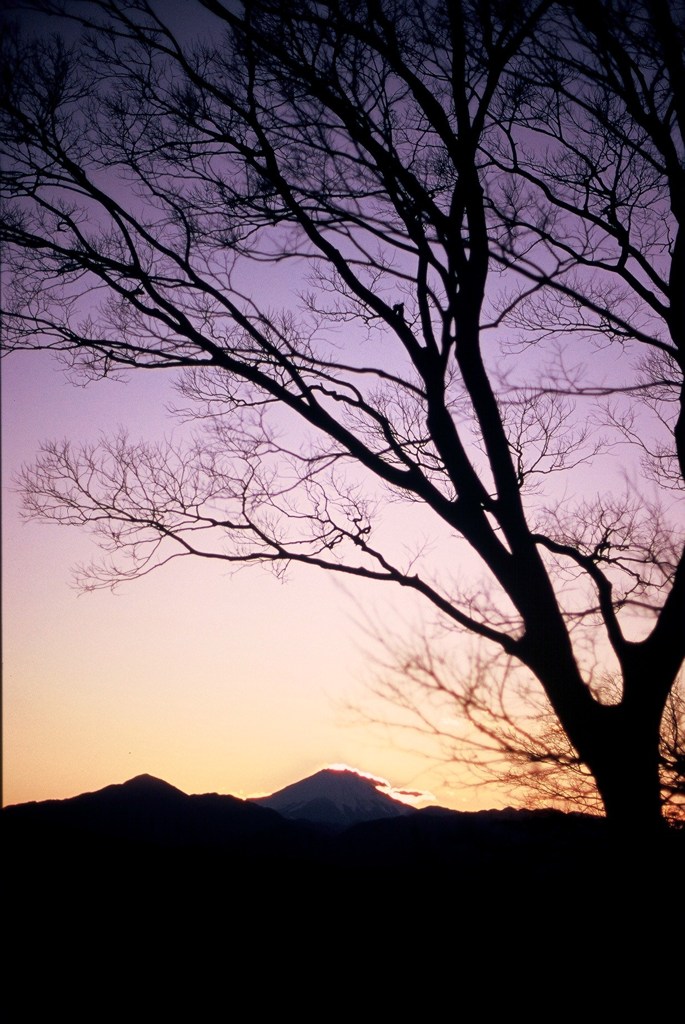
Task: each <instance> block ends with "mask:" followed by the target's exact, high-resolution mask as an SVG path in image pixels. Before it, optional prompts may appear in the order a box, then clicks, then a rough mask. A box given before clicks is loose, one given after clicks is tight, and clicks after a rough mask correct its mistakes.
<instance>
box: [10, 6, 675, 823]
mask: <svg viewBox="0 0 685 1024" xmlns="http://www.w3.org/2000/svg"><path fill="white" fill-rule="evenodd" d="M27 6H30V7H31V8H32V9H35V8H38V9H40V10H41V11H43V12H44V13H46V14H50V13H51V14H53V15H54V16H55V17H56V18H58V19H59V18H62V19H67V21H68V22H69V23H71V22H76V23H77V24H78V26H80V28H81V29H83V33H84V34H83V35H82V36H81V38H80V39H79V41H78V42H77V43H76V44H73V45H67V44H66V43H65V42H63V41H61V40H60V39H59V37H56V36H55V37H47V36H42V37H41V36H39V37H38V38H35V37H31V36H28V37H24V36H22V34H21V33H19V32H18V31H12V30H7V31H6V32H5V41H4V54H3V66H4V67H5V69H6V71H5V73H4V77H3V99H2V111H3V115H2V138H3V145H4V148H5V153H6V157H5V163H4V170H3V175H2V181H3V193H4V195H5V196H6V202H5V206H4V212H3V215H2V238H3V241H4V245H5V253H6V261H7V263H6V277H7V285H8V286H7V287H6V288H5V292H4V294H5V296H6V298H5V299H3V302H4V304H5V309H4V315H5V319H6V327H5V339H4V344H5V347H6V348H8V349H10V350H12V349H51V350H56V351H58V352H60V353H61V354H62V355H63V357H64V358H65V359H68V360H69V361H70V365H71V367H72V368H76V369H78V370H80V371H81V372H82V373H83V374H85V375H86V376H95V377H98V376H102V375H107V374H110V373H112V372H115V371H117V370H121V369H127V368H145V369H160V370H162V369H166V370H172V371H178V372H179V373H180V374H181V375H182V376H181V379H180V385H179V386H180V389H181V392H182V394H183V396H184V399H185V401H186V405H185V407H184V409H183V410H182V412H183V414H184V415H190V413H191V409H194V410H195V415H197V416H199V418H200V420H201V422H202V423H203V424H204V426H205V427H206V434H205V436H204V438H203V439H202V440H201V441H198V442H197V443H195V444H194V445H190V446H188V447H185V448H183V449H180V448H173V447H171V446H169V447H167V448H160V447H152V446H150V445H147V444H144V443H140V444H137V443H132V442H130V441H129V440H128V439H127V438H126V436H125V435H124V434H122V435H121V436H119V437H117V438H115V439H114V440H113V441H109V442H105V443H102V444H100V445H94V446H86V447H81V448H77V447H73V446H72V445H69V444H61V445H57V444H55V445H51V446H48V447H47V448H46V449H45V451H44V452H43V454H42V455H41V457H40V458H39V460H38V461H37V463H36V465H35V466H34V467H33V468H32V469H30V470H27V472H26V475H25V479H24V486H25V491H26V500H27V505H28V509H29V512H30V513H32V514H34V515H36V516H39V517H42V518H46V519H52V520H56V521H58V522H63V523H78V524H84V525H88V526H91V527H93V528H94V529H95V531H96V533H97V534H98V536H99V539H100V541H101V543H102V544H103V546H104V548H105V551H106V553H107V557H106V559H105V561H104V562H102V563H100V564H99V565H98V566H97V567H93V568H91V569H90V570H89V571H88V572H87V573H86V576H85V580H84V583H85V585H86V586H87V587H97V586H108V585H113V584H116V583H117V582H119V581H120V580H122V579H129V578H133V577H136V576H140V575H142V574H144V573H147V572H150V571H152V570H154V569H157V568H158V567H160V566H162V565H164V564H165V563H166V562H168V561H169V560H170V559H172V558H177V557H185V556H193V557H205V558H212V559H220V560H222V561H224V562H235V563H245V562H250V561H254V562H260V563H268V564H270V565H272V566H273V567H275V568H276V569H279V568H282V567H285V566H287V565H288V564H289V563H292V562H302V563H306V564H308V565H312V566H317V567H319V568H323V569H326V570H329V571H334V572H338V573H350V574H354V575H357V576H363V577H366V578H369V579H374V580H378V581H381V582H390V583H393V584H396V585H400V586H402V587H404V588H408V589H409V590H411V591H413V592H415V593H416V594H418V595H420V596H421V597H422V598H423V599H425V601H426V602H427V603H428V607H431V608H432V609H433V610H434V612H435V613H436V614H437V615H438V616H439V617H440V618H441V619H442V621H443V623H446V624H448V625H449V628H450V630H451V632H452V635H453V636H454V637H455V638H456V639H457V640H458V638H459V637H461V636H462V635H463V634H470V635H471V636H474V637H475V638H477V639H478V640H479V642H481V643H482V644H483V645H484V648H487V649H490V650H492V651H495V652H499V657H503V658H505V659H506V661H507V663H508V664H518V665H520V666H522V667H523V668H524V669H525V670H526V671H527V672H528V673H529V674H530V675H532V676H533V677H534V678H535V679H536V680H537V684H536V685H539V686H540V687H541V690H540V692H541V693H542V694H544V699H545V701H546V702H547V703H548V705H549V707H550V708H551V709H552V711H553V713H554V715H555V716H556V720H557V721H558V722H559V723H560V727H561V730H562V732H561V733H559V735H560V736H563V737H564V742H565V743H566V744H567V751H568V756H567V757H566V762H565V764H566V766H567V767H568V766H571V765H572V764H576V765H581V766H583V770H584V771H585V772H586V773H589V775H590V776H591V777H592V779H593V780H594V783H595V784H596V786H597V790H598V792H599V794H600V796H601V799H602V802H603V804H604V807H605V810H606V813H607V815H608V816H609V817H610V818H611V819H612V820H613V821H615V822H616V823H617V825H619V826H627V825H629V824H630V825H635V826H638V827H643V828H645V829H646V828H653V827H655V826H656V825H657V824H658V823H659V822H660V820H661V795H660V776H659V770H660V753H659V751H660V738H659V737H660V723H661V721H662V716H663V714H664V708H665V707H666V703H667V700H668V695H669V692H670V691H671V689H672V687H673V684H674V680H675V678H676V675H677V672H678V669H679V666H680V665H681V663H682V659H683V653H684V647H685V631H684V630H683V628H682V623H683V620H684V614H683V613H684V611H685V565H684V563H683V538H682V532H683V531H682V513H680V519H679V518H678V515H679V512H678V505H677V501H678V496H679V495H678V490H677V489H678V488H681V487H682V476H683V467H684V466H685V413H684V412H683V407H682V406H683V373H682V366H683V344H684V341H683V337H684V329H685V295H684V293H683V291H682V287H681V282H682V280H684V279H685V273H683V271H684V270H685V234H684V233H683V231H682V230H681V227H682V222H683V218H684V217H685V205H684V203H685V171H684V170H683V159H682V158H683V137H682V126H683V123H684V120H685V72H684V69H683V63H682V46H681V43H682V39H683V33H684V27H683V23H682V20H680V21H678V20H677V12H676V11H675V10H674V9H673V8H672V7H671V6H669V4H668V3H667V2H666V0H651V2H649V3H648V2H646V0H645V2H644V3H640V2H638V3H631V4H627V3H624V2H621V0H601V2H593V3H587V4H585V3H573V4H569V3H563V2H552V0H518V2H512V3H499V2H495V0H457V2H450V3H446V2H442V0H434V2H429V3H424V2H419V0H331V2H325V3H315V2H310V0H299V2H294V0H293V2H288V3H283V2H280V0H279V2H272V0H247V2H244V3H243V4H233V3H222V2H220V0H202V2H200V3H198V7H197V13H198V19H197V23H196V26H194V30H193V31H192V32H191V31H190V30H188V29H184V30H183V31H181V30H180V29H177V28H175V27H174V25H173V23H172V22H171V21H169V20H167V21H165V20H164V18H163V16H162V12H163V5H157V4H156V3H154V2H150V3H148V2H146V0H129V2H123V0H117V2H113V0H92V2H86V0H84V2H83V3H78V2H76V3H68V4H60V3H50V2H45V3H40V4H32V5H27ZM57 24H60V22H59V20H58V22H57ZM72 34H73V33H72ZM264 264H266V265H267V266H270V267H272V268H273V273H274V275H276V276H277V277H278V275H279V274H280V275H281V277H278V279H279V280H282V279H283V278H282V271H283V268H284V267H286V268H287V267H291V268H292V269H291V273H294V272H296V280H297V281H298V283H299V287H297V288H295V289H293V290H292V299H291V302H290V305H288V306H287V307H285V308H282V309H277V308H275V306H274V304H273V303H271V302H270V301H269V297H268V296H264V295H262V294H260V290H259V287H257V288H254V287H252V286H251V284H250V277H249V268H250V267H251V266H255V265H264ZM10 286H11V287H10ZM615 455H618V456H619V463H620V466H621V467H622V468H624V469H625V472H624V473H623V474H621V473H620V472H618V471H617V464H616V463H612V462H611V458H612V456H615ZM593 464H594V465H595V467H596V468H597V470H598V471H599V472H600V473H601V476H592V475H591V473H590V472H589V468H588V467H590V466H592V465H593ZM389 495H390V496H392V498H393V499H394V500H397V501H403V502H413V503H418V504H419V505H420V507H421V508H422V509H423V510H424V511H425V512H426V514H430V515H431V516H432V519H433V521H434V523H435V530H436V533H437V534H438V535H439V536H440V537H441V538H442V539H443V540H444V541H445V544H446V545H447V547H445V548H443V549H441V550H442V551H445V550H453V547H450V545H452V546H453V545H454V542H455V538H459V539H461V540H462V541H463V542H466V544H467V545H468V547H469V548H470V549H471V550H472V551H473V552H474V553H475V555H477V556H478V558H479V560H480V562H481V564H482V568H483V574H484V577H483V582H482V584H479V585H478V586H476V585H475V584H473V585H471V584H470V583H469V581H468V579H465V578H464V577H463V575H462V574H461V572H460V565H459V563H458V561H456V559H455V564H454V565H449V564H445V557H444V556H441V559H440V560H439V564H435V563H434V562H433V563H432V562H431V560H430V558H429V557H427V556H426V557H424V556H423V555H422V554H421V553H420V552H419V553H418V554H415V555H414V556H413V557H408V556H406V555H405V554H404V553H403V552H402V551H401V550H400V549H399V548H398V546H397V545H395V544H393V543H392V541H390V542H388V541H387V538H386V539H385V540H384V534H383V530H382V524H381V527H379V525H378V518H377V513H378V506H379V503H382V502H384V501H387V498H388V496H389ZM484 657H485V656H484ZM488 657H489V656H488ZM597 659H599V660H601V662H602V665H603V667H602V671H601V672H600V673H599V674H598V673H597ZM484 663H485V662H484ZM490 663H492V662H490ZM608 674H611V675H612V677H620V693H619V696H618V698H617V699H612V700H611V701H609V702H606V701H605V700H604V699H603V696H602V692H601V686H598V684H597V680H601V679H602V678H606V676H607V675H608ZM499 678H500V680H501V681H502V686H504V689H503V690H502V691H501V692H502V694H503V695H504V693H505V690H506V685H505V684H506V681H507V679H508V678H510V677H509V676H508V675H507V674H506V673H505V674H504V675H502V676H500V677H499ZM474 685H475V684H474ZM488 685H489V687H490V690H489V692H490V694H491V695H492V693H493V690H492V689H491V687H492V685H493V679H492V675H490V677H489V683H488ZM497 686H498V684H495V691H494V692H495V693H498V692H500V691H499V690H498V689H497ZM503 699H504V696H503ZM498 701H499V697H497V698H496V700H495V702H494V706H496V704H497V702H498ZM486 703H487V704H489V706H490V710H492V708H493V702H492V700H490V701H488V702H486ZM473 706H475V705H472V707H473ZM485 710H486V708H485V706H484V712H485ZM476 720H477V722H476V724H478V725H479V727H480V728H481V730H482V731H483V734H484V735H486V736H487V734H488V730H492V729H495V730H497V729H498V725H499V726H501V725H502V724H504V725H505V726H506V719H504V720H500V722H499V723H498V721H497V716H496V715H495V718H494V720H493V719H492V718H490V719H489V720H488V719H487V715H485V713H484V714H483V715H481V714H478V715H476ZM505 731H506V730H505ZM547 754H548V755H549V757H551V759H552V761H553V762H554V761H555V759H556V761H557V763H564V762H563V759H562V761H560V760H559V757H557V752H555V750H554V749H551V750H550V749H548V750H547Z"/></svg>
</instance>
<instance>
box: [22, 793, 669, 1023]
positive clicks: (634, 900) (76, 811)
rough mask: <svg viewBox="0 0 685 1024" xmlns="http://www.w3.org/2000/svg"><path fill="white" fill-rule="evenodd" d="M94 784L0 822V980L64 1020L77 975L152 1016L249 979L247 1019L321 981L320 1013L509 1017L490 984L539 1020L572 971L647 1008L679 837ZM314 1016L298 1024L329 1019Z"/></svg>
mask: <svg viewBox="0 0 685 1024" xmlns="http://www.w3.org/2000/svg"><path fill="white" fill-rule="evenodd" d="M111 789H112V790H113V791H114V790H117V792H112V793H110V794H109V796H108V797H107V798H106V799H104V800H99V801H93V800H91V801H90V803H89V802H88V800H87V799H85V798H82V797H80V798H76V799H75V800H72V801H59V802H58V801H50V802H47V803H43V804H26V805H22V806H21V807H16V808H6V809H5V811H4V812H3V824H4V827H3V848H4V851H5V858H4V862H5V868H4V878H5V886H4V891H5V896H4V900H3V903H4V934H5V935H6V936H7V937H11V950H12V952H11V954H10V962H9V967H10V976H12V972H13V971H19V972H20V973H21V974H22V976H24V977H26V976H27V975H26V972H28V975H29V976H32V977H40V978H41V979H42V987H40V986H39V988H38V989H37V990H36V991H34V992H33V993H32V998H36V999H39V1000H40V999H47V1000H48V1002H49V1001H50V1000H51V999H52V998H53V997H55V998H58V1001H59V998H64V997H65V993H64V988H63V986H64V985H66V986H67V989H68V990H69V991H70V992H71V996H70V997H69V998H70V999H71V1000H72V1003H70V1005H73V1006H74V1007H75V1008H76V1007H77V1006H80V1011H79V1013H80V1012H81V1011H83V1012H85V1004H83V1003H82V1001H83V999H85V992H86V989H85V988H84V987H83V986H84V984H85V982H84V981H83V979H84V978H85V977H88V978H89V979H91V980H89V981H88V991H92V978H93V977H97V978H98V979H99V980H98V982H97V986H98V991H99V993H100V995H99V996H98V999H100V998H101V997H102V991H103V988H102V987H103V986H104V990H105V991H106V993H107V999H110V998H111V999H113V1000H115V1001H116V1000H118V999H119V998H121V997H122V995H123V994H125V993H129V994H130V992H131V985H133V986H134V988H136V991H137V992H138V995H139V997H140V998H141V999H143V1000H144V1001H145V1000H152V1001H153V1003H154V1005H155V1006H156V1007H157V1009H158V1010H160V1007H161V1006H162V1005H163V1004H164V1005H171V1004H173V1002H174V999H175V998H176V994H178V997H179V998H181V992H182V990H185V989H186V988H187V986H188V984H190V985H191V987H192V988H193V990H194V992H195V996H194V998H196V999H199V1000H200V1002H201V1001H202V999H203V997H204V995H205V994H206V992H207V991H209V990H214V989H215V988H216V987H217V986H218V987H219V988H221V987H222V986H223V987H224V988H225V989H226V991H225V993H224V995H225V998H226V999H228V1000H229V1001H231V1000H233V998H234V996H235V992H234V989H238V990H241V991H242V990H243V988H244V986H245V985H247V984H248V982H249V986H250V989H249V991H250V996H249V1000H250V1006H251V1007H252V1008H254V1006H256V1005H257V1004H258V1003H261V1000H263V999H265V998H267V999H269V1000H272V999H273V998H274V993H275V992H278V999H286V998H288V996H287V993H288V992H289V991H290V992H291V990H292V987H293V986H295V987H296V989H297V991H298V993H299V994H298V997H297V998H298V1000H299V1001H302V1000H304V1003H306V1002H307V1000H308V999H312V998H315V999H316V1000H320V999H321V998H322V991H321V986H322V985H323V986H324V988H325V989H326V992H327V994H326V1005H327V1006H328V1000H330V999H333V1002H335V1003H336V1005H337V1003H338V1002H339V1001H342V1002H343V1003H344V1002H346V1001H347V1000H349V999H350V998H352V997H353V996H354V993H355V992H357V993H358V992H359V989H360V986H362V988H365V991H367V992H369V991H370V990H369V986H371V990H372V991H373V992H374V993H375V998H381V993H383V998H384V999H385V998H391V999H393V1000H396V999H398V998H400V1002H401V1000H402V999H403V998H404V996H403V995H402V996H400V993H407V992H408V991H410V990H412V989H414V988H416V986H419V989H420V991H421V992H422V993H423V995H422V996H421V998H422V999H428V1001H429V1003H430V1001H431V999H432V995H429V993H431V994H434V993H435V992H437V991H440V992H443V993H446V992H447V991H448V990H450V991H451V995H450V996H449V998H450V1000H451V1002H450V1005H451V1006H452V1009H454V1006H455V1005H456V1004H455V1003H454V1000H457V1001H458V1000H460V999H462V998H466V997H467V995H468V999H469V1000H473V999H477V1002H478V1005H479V1006H482V1007H485V1006H492V1005H495V1004H498V1003H500V1001H501V1000H502V999H503V998H504V997H505V994H506V998H507V999H513V1000H514V1001H515V1002H517V1001H519V1000H520V998H521V992H520V991H518V994H517V992H515V991H511V990H509V989H508V988H506V989H503V988H502V985H503V984H505V980H506V979H508V981H506V984H515V985H519V986H524V987H529V986H532V988H531V989H530V991H529V993H528V997H527V998H529V999H532V998H535V999H538V998H539V996H540V990H539V989H538V988H537V987H536V986H538V983H539V979H541V978H544V979H547V980H548V982H551V981H553V984H554V985H555V993H556V994H555V996H554V1000H555V1004H556V1006H557V1009H560V1008H561V1004H562V1003H563V1004H564V1005H566V1004H568V1005H571V1004H573V1002H574V1000H576V999H577V998H579V994H580V992H581V991H585V986H586V983H587V982H588V979H590V978H591V977H594V978H595V984H596V985H599V986H600V989H601V991H603V992H604V993H605V997H606V1000H607V1003H606V1005H607V1007H608V1006H614V1007H615V1006H616V1000H617V999H618V998H619V996H620V997H621V998H624V997H625V998H628V996H629V993H630V992H632V991H633V990H636V987H637V988H641V987H644V986H647V985H649V986H652V985H654V986H655V988H654V991H653V993H652V998H657V993H658V998H659V999H661V998H662V997H666V996H667V995H668V990H669V985H670V983H669V980H668V978H669V963H670V964H671V968H672V970H675V969H676V968H675V963H676V962H677V960H678V958H679V956H680V954H679V953H677V949H678V948H679V942H680V940H679V938H678V936H679V935H680V932H681V928H682V923H683V921H685V914H684V912H683V911H684V909H685V901H684V888H685V887H684V882H683V880H684V878H685V872H684V871H683V867H684V866H685V855H684V850H685V847H684V843H685V834H683V833H675V832H671V833H669V834H667V835H665V836H664V837H662V838H661V839H660V840H658V841H654V840H652V841H649V842H648V841H647V840H645V839H644V838H643V837H640V836H638V835H635V836H623V837H621V838H620V839H618V838H616V837H612V836H611V835H610V834H609V832H608V831H607V829H606V828H605V823H604V822H603V821H601V820H599V819H596V818H589V817H583V816H570V815H563V814H559V813H556V812H537V813H533V812H491V813H487V814H460V813H457V812H445V811H442V810H432V811H431V810H427V811H421V812H416V813H414V814H412V815H409V816H407V817H400V818H396V819H392V820H385V821H372V822H365V823H362V824H359V825H355V826H353V827H351V828H347V829H342V830H335V829H331V828H324V827H322V826H320V825H319V826H317V825H314V824H312V823H311V822H305V821H299V822H294V821H287V820H285V819H284V818H282V817H281V816H280V815H279V814H277V813H276V812H274V811H272V810H267V809H266V808H263V807H257V806H255V805H253V804H245V803H243V802H241V801H238V800H234V799H233V798H231V797H219V796H216V795H210V796H204V797H192V798H188V797H185V799H184V800H183V801H181V800H180V799H179V798H178V797H175V796H174V794H173V793H169V792H166V793H164V794H163V795H160V793H157V794H156V796H155V799H150V794H149V793H147V794H141V793H138V794H131V793H123V794H122V792H121V791H122V790H123V787H111ZM106 792H107V791H102V793H106ZM174 793H178V791H174ZM90 796H93V795H90ZM79 801H81V803H79ZM680 948H681V947H680ZM681 952H682V948H681ZM198 978H201V979H203V980H202V984H201V985H200V987H199V988H198V987H197V985H198V981H197V979H198ZM47 979H52V980H51V981H48V980H47ZM133 979H137V980H136V981H135V983H134V980H133ZM190 979H193V980H192V982H190ZM315 979H318V980H315ZM322 979H323V980H322ZM364 979H366V980H364ZM256 980H257V982H258V983H257V988H256V989H255V988H253V987H252V986H253V985H254V984H255V981H256ZM55 985H56V986H57V988H54V986H55ZM312 985H314V986H315V994H313V992H314V990H313V989H312V988H311V986H312ZM60 986H62V987H60ZM284 986H285V987H284ZM330 986H333V989H334V990H335V991H334V992H333V990H332V989H331V988H330ZM533 992H535V993H536V995H535V997H533V996H532V994H531V993H533ZM60 993H61V996H60ZM243 994H244V993H243ZM128 997H129V996H126V998H128ZM89 998H90V997H89ZM184 998H186V997H184ZM436 998H437V997H436ZM442 998H444V995H441V996H440V999H442ZM598 998H600V1000H601V999H602V998H604V997H602V996H601V994H600V995H599V996H598ZM559 1000H560V1001H561V1002H558V1001H559ZM277 1001H278V1000H277ZM629 1001H630V1000H629V998H628V1002H629ZM86 1002H87V1000H86ZM303 1005H304V1004H303ZM341 1005H342V1003H341ZM426 1005H428V1004H426ZM199 1006H200V1003H198V1004H197V1007H198V1008H199ZM319 1008H320V1009H321V1007H319ZM143 1009H144V1007H143V1006H141V1007H140V1010H141V1012H142V1010H143ZM329 1009H330V1008H328V1009H322V1010H321V1012H320V1014H319V1015H318V1019H320V1020H328V1019H338V1017H337V1016H336V1014H332V1015H331V1014H330V1013H329ZM424 1009H425V1006H424ZM548 1010H551V1007H548ZM160 1012H161V1011H160ZM541 1014H542V1008H541ZM76 1015H77V1016H79V1014H78V1013H77V1014H76ZM86 1015H87V1014H86ZM137 1015H138V1014H135V1015H134V1016H137ZM198 1015H199V1019H204V1018H205V1016H213V1015H214V1014H213V1012H212V1013H210V1012H209V1011H208V1012H207V1013H205V1012H204V1011H203V1012H199V1009H198V1013H197V1014H195V1015H194V1017H195V1019H197V1017H198ZM270 1015H271V1014H270ZM420 1015H421V1017H422V1019H430V1020H432V1019H434V1018H436V1019H438V1018H440V1019H441V1017H442V1015H443V1014H442V1013H438V1012H437V1011H435V1012H433V1011H432V1010H431V1012H429V1013H427V1015H426V1013H423V1012H422V1013H421V1014H420ZM447 1015H448V1016H450V1015H451V1013H448V1014H447ZM478 1015H479V1014H478ZM478 1015H477V1016H478ZM542 1015H543V1016H545V1017H546V1018H547V1016H548V1013H547V1012H546V1013H544V1014H542ZM96 1016H97V1015H96ZM243 1016H245V1017H246V1018H247V1019H251V1016H252V1011H251V1010H250V1012H246V1013H245V1014H244V1015H243ZM258 1016H259V1015H258ZM486 1016H489V1013H488V1014H486ZM552 1016H555V1014H554V1013H553V1014H552ZM345 1019H346V1018H345ZM374 1019H375V1018H374Z"/></svg>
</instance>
